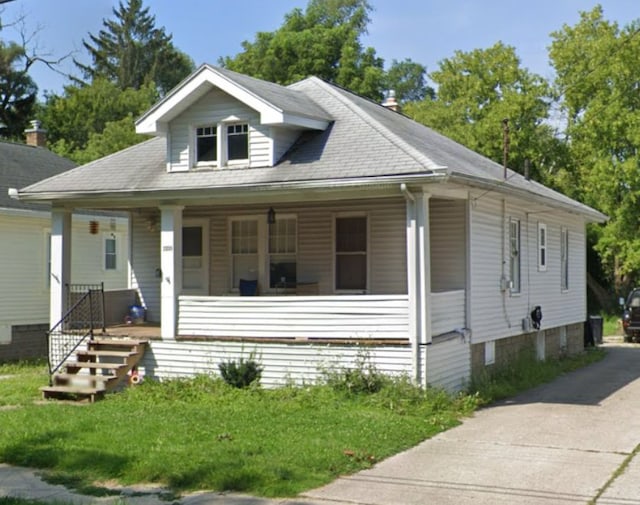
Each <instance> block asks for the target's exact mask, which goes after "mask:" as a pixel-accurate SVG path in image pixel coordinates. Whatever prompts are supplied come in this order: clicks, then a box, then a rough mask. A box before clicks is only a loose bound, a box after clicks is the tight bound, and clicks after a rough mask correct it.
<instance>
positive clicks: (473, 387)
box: [468, 348, 606, 404]
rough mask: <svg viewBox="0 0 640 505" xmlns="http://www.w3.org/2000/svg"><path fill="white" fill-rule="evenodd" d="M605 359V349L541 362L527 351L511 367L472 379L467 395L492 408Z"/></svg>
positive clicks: (512, 362) (503, 367)
mask: <svg viewBox="0 0 640 505" xmlns="http://www.w3.org/2000/svg"><path fill="white" fill-rule="evenodd" d="M605 355H606V351H604V350H603V349H600V348H589V349H587V350H586V351H585V352H583V353H581V354H577V355H575V356H570V357H564V358H560V359H546V360H545V361H539V360H538V359H537V358H536V353H535V350H533V349H529V350H525V351H523V352H521V353H520V354H519V356H517V358H516V359H514V360H513V361H511V362H510V363H509V364H507V365H504V366H499V367H496V368H494V369H487V370H486V371H484V372H483V373H481V374H478V375H476V376H475V377H473V378H472V381H471V384H470V385H469V388H468V391H469V392H470V393H471V394H474V395H476V396H477V397H478V399H479V401H480V403H481V404H489V403H492V402H495V401H498V400H502V399H504V398H507V397H510V396H514V395H516V394H518V393H521V392H522V391H526V390H527V389H530V388H532V387H535V386H537V385H539V384H544V383H546V382H550V381H551V380H553V379H555V378H556V377H558V376H559V375H562V374H564V373H567V372H571V371H573V370H577V369H578V368H582V367H584V366H587V365H589V364H591V363H594V362H596V361H599V360H601V359H602V358H604V356H605Z"/></svg>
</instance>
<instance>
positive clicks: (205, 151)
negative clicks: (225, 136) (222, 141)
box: [196, 126, 218, 163]
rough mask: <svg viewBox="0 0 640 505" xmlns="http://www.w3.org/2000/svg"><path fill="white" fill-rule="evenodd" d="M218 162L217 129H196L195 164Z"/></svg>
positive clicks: (213, 127)
mask: <svg viewBox="0 0 640 505" xmlns="http://www.w3.org/2000/svg"><path fill="white" fill-rule="evenodd" d="M215 161H218V128H217V127H216V126H203V127H201V128H197V129H196V162H197V163H207V162H209V163H210V162H215Z"/></svg>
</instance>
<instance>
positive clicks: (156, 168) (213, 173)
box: [21, 69, 599, 218]
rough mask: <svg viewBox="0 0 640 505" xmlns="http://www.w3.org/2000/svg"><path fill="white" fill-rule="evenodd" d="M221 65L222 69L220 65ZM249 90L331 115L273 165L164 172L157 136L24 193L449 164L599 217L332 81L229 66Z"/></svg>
mask: <svg viewBox="0 0 640 505" xmlns="http://www.w3.org/2000/svg"><path fill="white" fill-rule="evenodd" d="M218 70H219V69H218ZM222 72H223V73H224V74H225V75H226V76H228V77H229V78H234V79H237V81H238V83H239V84H240V85H242V86H246V87H251V89H252V92H255V93H258V92H260V93H262V94H263V95H265V96H267V95H268V96H269V100H272V101H274V102H277V101H278V100H280V99H282V100H286V97H287V96H290V95H289V92H291V91H294V92H295V93H296V95H297V96H304V97H305V101H306V103H307V104H313V107H319V108H321V109H323V110H324V111H326V112H325V115H326V116H330V117H332V118H333V119H334V121H333V123H332V124H331V125H330V126H329V128H327V129H326V130H325V131H311V132H306V133H303V134H302V135H301V137H300V138H299V140H298V142H297V143H296V144H295V145H294V146H293V147H292V148H291V149H290V150H289V151H288V152H287V153H286V154H285V155H284V156H283V157H282V159H281V160H279V162H278V163H277V164H276V166H274V167H267V168H250V169H249V168H247V169H239V168H233V169H215V170H193V171H189V172H174V173H168V172H167V170H166V161H165V155H166V145H165V142H166V141H165V139H164V138H162V137H158V138H154V139H152V140H149V141H146V142H143V143H141V144H138V145H137V146H133V147H130V148H128V149H125V150H124V151H120V152H118V153H115V154H112V155H110V156H108V157H105V158H102V159H100V160H96V161H94V162H92V163H89V164H87V165H85V166H82V167H78V168H76V169H74V170H71V171H69V172H66V173H63V174H61V175H58V176H56V177H53V178H51V179H48V180H46V181H42V182H39V183H36V184H33V185H31V186H29V187H26V188H25V189H23V190H22V191H21V194H23V195H25V196H26V197H27V198H28V197H29V195H34V196H36V195H37V194H38V193H45V194H47V195H50V196H51V197H52V198H55V197H57V196H60V197H63V196H65V195H68V194H73V193H77V194H96V197H97V196H98V194H99V193H107V194H110V195H107V196H109V197H113V193H118V192H145V193H146V192H156V191H172V190H179V191H188V190H203V189H205V190H206V189H207V188H212V189H213V188H243V187H247V186H252V187H255V186H260V185H264V184H274V183H307V182H316V183H317V184H319V185H326V186H331V185H333V184H335V183H336V182H337V181H339V180H343V179H361V178H369V179H372V178H373V179H375V178H376V177H387V176H416V175H421V174H422V175H424V174H429V173H432V172H433V171H434V170H437V169H442V168H446V170H447V171H448V173H449V174H451V176H452V177H453V178H456V177H457V178H458V179H459V182H460V181H462V182H465V181H473V182H475V183H483V182H484V183H488V184H492V185H493V186H496V187H498V188H500V186H503V188H501V189H503V190H505V191H508V190H509V189H513V190H518V191H523V192H526V193H530V194H533V195H537V196H541V197H544V198H546V199H549V200H551V201H554V202H557V203H558V204H561V205H563V206H568V207H571V208H573V209H575V210H577V211H579V212H585V213H588V214H591V216H592V217H595V218H598V217H599V214H598V213H597V212H595V211H593V209H590V208H588V207H586V206H584V205H581V204H579V203H578V202H575V201H574V200H572V199H570V198H568V197H566V196H564V195H561V194H559V193H557V192H555V191H553V190H551V189H549V188H546V187H545V186H543V185H541V184H538V183H535V182H533V181H529V180H525V179H524V177H522V176H520V175H519V174H516V173H515V172H511V171H509V173H508V177H507V179H506V180H504V179H503V168H502V166H501V165H499V164H497V163H494V162H493V161H491V160H489V159H487V158H485V157H483V156H481V155H479V154H477V153H475V152H473V151H471V150H470V149H467V148H466V147H464V146H462V145H460V144H458V143H456V142H454V141H453V140H451V139H449V138H447V137H444V136H443V135H440V134H439V133H437V132H435V131H433V130H431V129H430V128H427V127H425V126H423V125H421V124H419V123H416V122H415V121H413V120H411V119H409V118H407V117H406V116H403V115H402V114H398V113H396V112H393V111H390V110H388V109H386V108H384V107H382V106H381V105H379V104H376V103H374V102H372V101H370V100H367V99H365V98H362V97H359V96H357V95H354V94H353V93H350V92H348V91H346V90H344V89H341V88H339V87H337V86H334V85H332V84H329V83H327V82H325V81H322V80H320V79H317V78H314V77H311V78H308V79H305V80H304V81H301V82H299V83H296V84H293V85H291V86H289V87H287V88H283V87H281V86H278V85H276V84H272V83H265V82H263V81H259V80H256V79H253V78H250V77H247V76H244V75H240V74H236V73H234V72H230V71H228V70H222Z"/></svg>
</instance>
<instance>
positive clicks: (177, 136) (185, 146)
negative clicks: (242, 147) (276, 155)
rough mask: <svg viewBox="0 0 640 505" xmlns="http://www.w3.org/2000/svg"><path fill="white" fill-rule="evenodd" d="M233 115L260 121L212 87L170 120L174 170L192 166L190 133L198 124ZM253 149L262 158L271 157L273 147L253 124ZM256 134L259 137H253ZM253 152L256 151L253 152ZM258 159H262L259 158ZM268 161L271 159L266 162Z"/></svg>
mask: <svg viewBox="0 0 640 505" xmlns="http://www.w3.org/2000/svg"><path fill="white" fill-rule="evenodd" d="M230 116H237V117H238V118H240V119H241V120H243V121H248V122H249V123H250V126H251V127H252V128H253V126H255V125H256V124H257V122H258V119H259V117H258V114H257V113H256V112H255V111H254V110H252V109H250V108H249V107H247V106H246V105H244V104H242V103H241V102H239V101H237V100H235V99H234V98H232V97H230V96H229V95H226V94H225V93H223V92H222V91H220V90H217V89H216V90H211V91H210V92H209V93H207V94H206V95H205V96H203V97H202V98H201V99H200V100H198V101H197V102H196V103H195V104H193V105H192V106H191V107H189V108H188V109H187V110H185V111H184V112H183V113H182V114H180V115H179V116H178V117H176V118H175V119H173V120H172V121H171V123H170V135H169V139H170V143H171V145H170V147H169V160H170V164H171V167H172V169H173V170H188V169H189V168H191V167H190V163H189V162H190V157H189V149H190V147H191V142H192V141H191V139H190V134H191V131H192V128H194V127H196V126H203V125H210V124H216V123H218V122H219V121H221V120H223V119H225V118H228V117H230ZM250 137H251V142H250V146H251V150H252V151H253V150H254V149H255V152H256V156H257V157H258V159H260V160H267V161H268V159H270V153H271V151H270V149H271V148H270V147H268V146H267V147H265V145H264V144H265V143H267V144H269V143H270V140H269V139H268V137H267V136H265V135H264V132H263V131H262V130H260V131H258V130H255V128H253V131H252V132H251V135H250ZM253 137H255V138H253ZM251 154H253V152H252V153H251ZM256 163H258V161H256ZM266 164H268V163H266Z"/></svg>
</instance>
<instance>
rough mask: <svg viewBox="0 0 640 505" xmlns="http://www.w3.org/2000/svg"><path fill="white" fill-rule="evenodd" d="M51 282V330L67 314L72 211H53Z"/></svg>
mask: <svg viewBox="0 0 640 505" xmlns="http://www.w3.org/2000/svg"><path fill="white" fill-rule="evenodd" d="M50 247H51V280H50V295H49V328H53V327H54V326H55V325H56V324H58V322H59V321H60V320H61V319H62V317H63V316H64V315H65V314H66V313H67V310H68V309H69V307H68V299H67V293H66V286H67V284H69V283H70V282H71V211H70V210H69V209H61V208H55V207H54V208H53V210H52V211H51V244H50Z"/></svg>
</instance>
